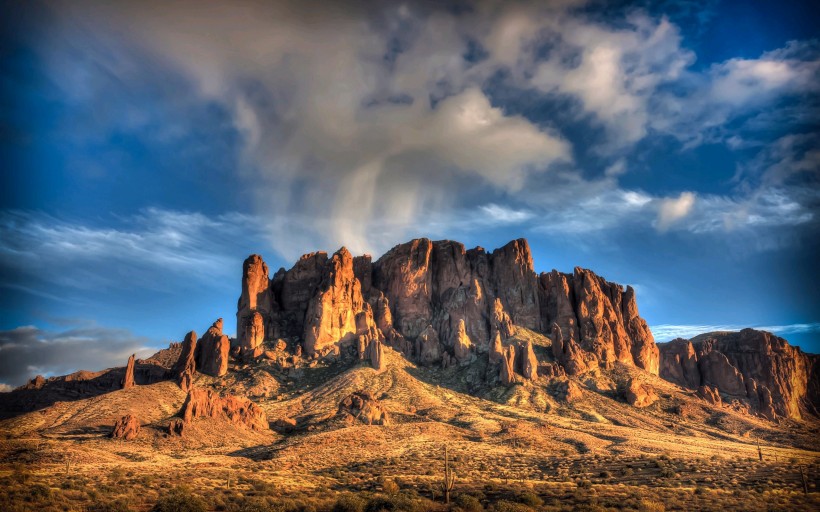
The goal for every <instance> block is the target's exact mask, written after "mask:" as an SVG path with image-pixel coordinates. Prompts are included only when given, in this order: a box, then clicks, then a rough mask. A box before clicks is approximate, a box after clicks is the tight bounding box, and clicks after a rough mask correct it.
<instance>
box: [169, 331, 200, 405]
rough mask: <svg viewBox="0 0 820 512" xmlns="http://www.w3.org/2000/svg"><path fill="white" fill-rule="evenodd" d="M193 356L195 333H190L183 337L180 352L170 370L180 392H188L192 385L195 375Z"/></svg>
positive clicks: (194, 358)
mask: <svg viewBox="0 0 820 512" xmlns="http://www.w3.org/2000/svg"><path fill="white" fill-rule="evenodd" d="M195 354H196V332H194V331H191V332H189V333H188V334H186V335H185V340H184V341H183V342H182V352H181V353H180V355H179V359H178V360H177V362H176V364H175V365H174V368H173V370H172V373H173V375H174V378H175V379H176V381H177V384H179V387H180V388H182V391H188V390H189V389H191V386H192V385H193V381H194V374H195V373H196V357H195Z"/></svg>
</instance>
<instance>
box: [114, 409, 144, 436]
mask: <svg viewBox="0 0 820 512" xmlns="http://www.w3.org/2000/svg"><path fill="white" fill-rule="evenodd" d="M139 433H140V422H139V420H138V419H137V417H136V416H134V415H133V414H126V415H125V416H123V417H122V418H120V419H118V420H117V421H116V423H114V429H113V430H112V431H111V437H112V438H113V439H125V440H126V441H131V440H132V439H135V438H136V437H137V435H138V434H139Z"/></svg>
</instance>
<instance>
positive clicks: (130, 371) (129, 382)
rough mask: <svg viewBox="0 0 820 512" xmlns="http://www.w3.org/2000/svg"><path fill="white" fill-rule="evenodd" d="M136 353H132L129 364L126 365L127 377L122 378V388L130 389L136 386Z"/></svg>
mask: <svg viewBox="0 0 820 512" xmlns="http://www.w3.org/2000/svg"><path fill="white" fill-rule="evenodd" d="M135 357H136V354H131V357H129V358H128V364H126V365H125V377H123V378H122V389H129V388H133V387H134V358H135Z"/></svg>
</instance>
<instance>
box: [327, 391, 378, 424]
mask: <svg viewBox="0 0 820 512" xmlns="http://www.w3.org/2000/svg"><path fill="white" fill-rule="evenodd" d="M339 415H341V416H342V417H346V418H351V419H356V420H359V421H361V422H362V423H364V424H365V425H387V424H388V415H387V411H386V410H385V408H384V407H383V406H382V404H381V403H380V402H379V401H378V400H376V398H374V397H373V395H372V394H370V393H369V392H367V391H362V392H358V393H353V394H352V395H350V396H348V397H347V398H345V399H344V400H342V402H341V403H340V404H339Z"/></svg>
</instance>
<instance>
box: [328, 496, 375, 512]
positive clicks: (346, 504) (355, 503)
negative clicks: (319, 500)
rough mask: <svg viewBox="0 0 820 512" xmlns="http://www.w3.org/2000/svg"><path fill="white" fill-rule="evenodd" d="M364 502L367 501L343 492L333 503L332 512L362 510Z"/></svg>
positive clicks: (362, 511) (357, 511)
mask: <svg viewBox="0 0 820 512" xmlns="http://www.w3.org/2000/svg"><path fill="white" fill-rule="evenodd" d="M366 504H367V502H365V501H364V500H363V499H361V498H359V497H358V496H355V495H353V494H344V495H342V496H339V499H337V500H336V503H334V504H333V512H364V507H365V505H366Z"/></svg>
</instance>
